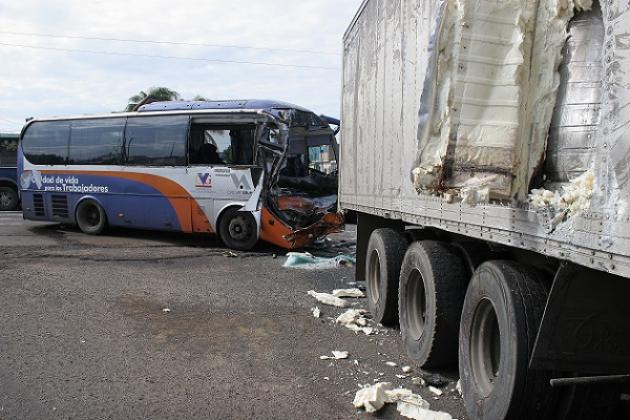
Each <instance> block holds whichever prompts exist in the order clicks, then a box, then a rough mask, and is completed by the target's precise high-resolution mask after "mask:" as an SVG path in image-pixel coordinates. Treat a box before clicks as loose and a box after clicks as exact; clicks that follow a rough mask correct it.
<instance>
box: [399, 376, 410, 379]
mask: <svg viewBox="0 0 630 420" xmlns="http://www.w3.org/2000/svg"><path fill="white" fill-rule="evenodd" d="M396 377H397V378H398V379H407V378H408V377H409V375H396Z"/></svg>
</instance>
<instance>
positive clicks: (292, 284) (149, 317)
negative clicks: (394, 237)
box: [0, 213, 465, 420]
mask: <svg viewBox="0 0 630 420" xmlns="http://www.w3.org/2000/svg"><path fill="white" fill-rule="evenodd" d="M354 234H355V231H354V229H353V226H349V229H348V231H347V232H345V233H344V234H341V235H336V236H335V237H334V238H332V241H330V242H328V243H326V245H325V248H324V249H316V250H313V252H314V253H318V254H320V255H335V254H337V253H338V252H344V253H348V252H351V251H352V249H353V243H354ZM225 251H226V250H225V249H224V248H222V247H221V245H220V244H219V243H218V241H217V240H216V239H214V238H209V237H198V236H186V235H175V234H166V233H155V232H139V231H130V230H118V231H113V232H108V234H107V235H106V236H102V237H90V236H86V235H83V234H81V233H79V232H77V231H76V230H74V229H72V228H66V227H62V226H60V225H57V224H51V223H34V222H27V221H23V220H22V218H21V214H20V213H0V291H1V292H0V326H1V328H0V419H2V420H8V419H84V418H89V419H101V418H102V419H121V418H125V419H127V418H129V419H136V418H137V419H141V418H151V419H167V418H169V419H175V418H177V419H188V418H190V419H251V418H258V419H276V418H277V419H352V418H371V417H373V416H370V415H366V414H364V413H363V412H361V411H360V410H356V409H355V408H354V407H353V405H352V400H353V398H354V395H355V392H356V391H357V390H358V389H359V385H360V384H372V383H374V381H375V380H379V381H391V382H393V383H394V384H395V385H402V386H405V387H407V388H410V389H412V390H413V391H414V392H417V393H419V394H421V395H422V396H423V397H424V398H425V399H427V401H429V402H430V403H431V408H432V409H435V410H442V411H447V412H449V413H450V414H451V415H453V417H455V418H457V419H464V418H465V416H464V409H463V405H462V402H461V399H460V398H459V395H458V393H457V391H455V390H454V387H455V381H456V380H457V373H456V370H454V371H452V372H439V373H440V374H442V375H444V376H445V377H446V378H447V379H448V380H449V383H448V385H446V386H445V387H444V388H443V390H444V395H443V396H441V397H439V398H438V397H435V396H434V394H432V393H431V392H429V390H428V389H427V388H425V387H421V386H416V385H412V383H411V378H412V377H418V376H422V375H424V374H425V373H424V372H421V371H420V370H418V369H415V370H414V372H412V373H411V374H410V376H409V377H407V378H397V377H396V375H397V374H398V375H401V374H402V371H401V367H402V366H405V365H411V366H413V364H412V363H411V361H410V360H409V359H408V358H407V357H406V355H405V354H404V350H403V349H402V347H401V343H400V340H399V332H398V331H397V330H391V329H380V331H379V333H378V335H374V336H366V335H357V334H355V333H354V332H352V331H350V330H348V329H346V328H344V327H342V326H338V325H335V324H334V321H333V319H334V317H336V316H337V315H339V314H341V313H342V312H343V310H342V309H338V308H334V307H330V306H324V305H321V304H320V305H318V306H319V308H320V309H321V311H322V315H321V318H320V319H316V318H314V317H313V316H312V314H311V309H312V308H313V307H314V306H315V300H314V299H313V298H312V297H310V296H308V295H307V291H309V290H317V291H325V292H330V291H331V290H332V289H335V288H347V287H353V286H354V285H353V283H352V282H353V281H354V278H353V277H354V272H353V268H350V267H341V268H337V269H332V270H321V271H307V270H297V269H291V268H283V267H282V264H283V263H284V261H285V260H286V257H284V254H285V252H284V251H282V250H278V249H274V248H270V247H265V246H261V247H260V248H259V249H257V250H256V251H255V252H250V253H238V254H237V256H236V257H235V258H231V257H228V256H226V254H225ZM274 254H275V255H276V256H277V258H274ZM359 286H361V285H359ZM353 302H354V303H355V305H354V306H353V307H354V308H367V302H366V301H365V299H354V300H353ZM165 309H170V312H168V311H164V310H165ZM332 350H341V351H348V352H349V358H348V359H347V360H335V361H331V360H320V358H319V357H320V356H321V355H331V353H330V352H331V351H332ZM355 360H356V361H357V362H356V363H355ZM388 361H389V362H395V363H396V364H397V365H398V366H397V367H391V366H388V365H387V364H386V363H385V362H388ZM375 417H376V418H388V419H389V418H393V419H395V418H399V417H398V414H397V412H396V410H395V405H391V406H389V407H387V408H385V409H383V410H382V411H381V412H379V413H378V415H376V416H375Z"/></svg>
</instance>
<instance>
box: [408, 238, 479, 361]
mask: <svg viewBox="0 0 630 420" xmlns="http://www.w3.org/2000/svg"><path fill="white" fill-rule="evenodd" d="M468 278H469V275H468V272H467V269H466V266H465V263H464V261H463V259H462V257H461V255H460V253H459V252H458V250H457V249H455V248H454V247H453V246H451V245H449V244H447V243H444V242H438V241H421V242H415V243H413V244H411V246H410V247H409V249H408V250H407V253H406V254H405V259H404V261H403V264H402V269H401V270H400V286H399V292H398V293H399V295H398V308H399V314H400V315H399V318H400V332H401V335H402V339H403V344H404V346H405V349H406V350H407V354H408V355H409V357H411V358H412V359H413V360H414V361H415V362H416V363H418V364H419V365H420V366H423V367H426V368H434V367H439V366H447V365H451V364H455V363H456V360H457V341H458V340H457V338H458V331H459V320H460V314H461V310H462V306H463V304H464V295H465V293H466V284H467V282H468Z"/></svg>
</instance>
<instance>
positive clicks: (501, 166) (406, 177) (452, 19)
mask: <svg viewBox="0 0 630 420" xmlns="http://www.w3.org/2000/svg"><path fill="white" fill-rule="evenodd" d="M629 34H630V4H628V2H627V1H613V0H610V1H608V0H606V1H604V0H601V1H597V0H594V1H592V0H444V1H439V0H366V1H364V3H363V4H362V5H361V8H360V10H359V12H358V13H357V15H356V17H355V19H354V20H353V22H352V23H351V25H350V27H349V28H348V30H347V32H346V34H345V36H344V59H343V60H344V61H343V94H342V95H343V96H342V131H341V140H340V144H341V153H340V159H341V162H340V187H339V203H340V207H341V208H342V209H344V210H346V211H354V212H356V213H357V220H358V243H357V260H358V261H357V279H358V280H365V281H366V282H367V288H368V296H369V305H370V309H371V311H372V313H373V314H374V316H375V318H376V319H377V320H379V321H381V322H383V323H386V324H387V323H389V324H396V323H399V324H400V328H401V333H402V336H403V341H404V343H405V348H406V349H407V352H408V354H409V355H410V356H411V357H412V358H414V359H415V360H416V361H417V362H418V364H419V365H421V366H424V367H434V366H440V365H444V364H448V363H451V362H453V361H454V360H457V359H459V368H460V375H461V378H462V383H463V388H464V400H465V404H466V408H467V410H468V413H469V415H470V416H471V417H472V418H475V419H477V418H478V419H482V418H483V419H501V418H535V417H536V416H541V415H544V414H546V415H551V416H552V417H551V418H560V417H562V416H564V417H566V418H573V419H575V418H580V417H579V415H578V414H579V413H580V412H583V413H582V415H584V416H588V412H587V411H584V410H582V408H583V407H585V406H588V405H590V406H591V407H593V406H597V407H600V406H601V404H599V405H596V404H595V403H594V401H599V402H601V401H607V402H609V403H610V404H607V406H608V407H610V410H612V409H613V406H614V404H612V402H611V401H618V400H619V393H620V389H621V388H622V387H623V386H625V385H621V384H624V383H627V379H628V376H627V374H628V373H630V326H629V325H630V324H629V323H627V322H626V321H627V320H628V319H630V280H629V279H628V277H630V209H629V207H628V204H629V201H628V200H629V199H630V35H629ZM550 387H551V388H550ZM607 398H609V399H610V400H607ZM549 413H551V414H549ZM607 414H610V413H608V412H607V411H606V410H603V411H598V412H597V418H605V416H606V415H607ZM585 418H587V417H585Z"/></svg>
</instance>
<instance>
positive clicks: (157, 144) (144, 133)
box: [125, 115, 188, 166]
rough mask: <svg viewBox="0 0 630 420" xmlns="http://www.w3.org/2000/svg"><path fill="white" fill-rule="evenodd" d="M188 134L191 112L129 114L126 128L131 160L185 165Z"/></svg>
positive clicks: (127, 152) (148, 163)
mask: <svg viewBox="0 0 630 420" xmlns="http://www.w3.org/2000/svg"><path fill="white" fill-rule="evenodd" d="M187 134H188V116H179V115H178V116H169V117H134V118H129V119H128V121H127V129H126V130H125V148H126V155H127V159H126V161H127V164H128V165H146V166H183V165H185V164H186V138H187Z"/></svg>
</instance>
